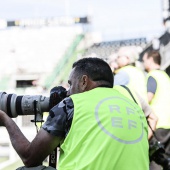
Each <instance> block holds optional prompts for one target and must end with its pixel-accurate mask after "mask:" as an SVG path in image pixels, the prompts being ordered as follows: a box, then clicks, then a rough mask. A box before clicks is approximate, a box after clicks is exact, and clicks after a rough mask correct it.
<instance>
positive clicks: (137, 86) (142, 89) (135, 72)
mask: <svg viewBox="0 0 170 170" xmlns="http://www.w3.org/2000/svg"><path fill="white" fill-rule="evenodd" d="M120 71H125V72H126V73H127V74H128V76H129V83H128V84H127V85H126V86H128V87H132V88H133V89H134V90H135V91H136V92H137V93H138V94H139V95H140V96H141V97H142V98H143V99H144V100H145V101H146V102H148V98H147V88H146V87H147V86H146V77H145V74H144V72H143V71H142V70H141V69H140V68H137V67H134V66H131V65H128V66H124V67H122V68H120V69H119V70H117V71H116V73H119V72H120Z"/></svg>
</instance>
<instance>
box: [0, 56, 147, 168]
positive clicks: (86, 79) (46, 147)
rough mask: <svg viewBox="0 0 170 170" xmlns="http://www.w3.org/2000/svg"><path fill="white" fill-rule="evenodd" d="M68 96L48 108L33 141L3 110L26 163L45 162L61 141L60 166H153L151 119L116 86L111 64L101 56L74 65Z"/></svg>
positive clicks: (1, 117) (1, 120)
mask: <svg viewBox="0 0 170 170" xmlns="http://www.w3.org/2000/svg"><path fill="white" fill-rule="evenodd" d="M68 83H69V85H70V88H69V90H68V96H69V97H67V98H65V99H64V100H62V101H61V102H60V103H59V104H58V105H56V106H54V107H53V108H52V109H51V110H50V113H49V116H48V118H47V121H46V122H45V123H44V125H43V127H42V128H41V130H40V131H39V132H38V134H37V135H36V137H35V138H34V140H33V141H32V142H29V141H28V140H27V139H26V138H25V136H24V135H23V134H22V133H21V131H20V129H19V128H18V126H17V125H16V124H15V122H14V121H13V120H12V119H11V118H9V117H8V115H7V114H6V113H4V112H3V111H0V125H1V126H5V127H6V129H7V131H8V133H9V136H10V139H11V143H12V145H13V147H14V148H15V150H16V151H17V153H18V154H19V156H20V158H21V159H22V161H23V163H24V164H25V166H26V167H35V166H39V165H41V163H42V161H43V160H44V159H45V158H46V157H47V156H48V155H49V154H50V153H51V152H52V151H53V150H54V149H55V148H56V146H58V145H59V144H60V158H59V164H58V170H66V169H67V170H76V169H79V170H80V169H82V170H83V169H84V170H87V169H90V170H106V169H107V170H111V169H114V170H120V169H121V170H127V167H128V169H130V170H148V169H149V156H148V139H147V133H148V129H147V122H146V118H145V115H144V113H143V112H142V110H141V109H140V107H139V106H138V105H137V104H135V102H133V101H132V100H130V99H129V98H127V97H125V96H124V95H122V94H121V93H119V92H118V91H117V90H114V89H113V75H112V71H111V69H110V67H109V65H108V64H107V63H106V62H105V61H103V60H101V59H99V58H84V59H80V60H78V61H77V62H75V63H74V64H73V67H72V71H71V73H70V76H69V80H68Z"/></svg>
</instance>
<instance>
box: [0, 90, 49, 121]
mask: <svg viewBox="0 0 170 170" xmlns="http://www.w3.org/2000/svg"><path fill="white" fill-rule="evenodd" d="M35 102H36V107H35ZM0 110H3V111H4V112H6V113H7V114H8V116H9V117H11V118H14V117H17V116H18V115H34V114H35V112H36V113H43V112H47V111H49V97H45V96H42V95H34V96H31V95H23V96H17V95H16V94H7V93H6V92H0Z"/></svg>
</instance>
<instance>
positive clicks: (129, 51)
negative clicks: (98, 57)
mask: <svg viewBox="0 0 170 170" xmlns="http://www.w3.org/2000/svg"><path fill="white" fill-rule="evenodd" d="M138 58H139V54H138V52H137V49H136V48H135V47H133V46H125V47H121V48H120V49H119V50H118V53H117V64H118V68H119V69H118V70H117V71H116V75H115V77H114V85H126V86H129V87H131V88H133V89H134V90H135V91H136V92H137V93H138V94H139V95H140V96H141V97H142V98H143V99H144V100H145V101H146V102H148V100H147V89H146V78H145V74H144V72H143V71H142V70H141V69H140V68H137V67H136V66H135V62H136V61H137V60H138Z"/></svg>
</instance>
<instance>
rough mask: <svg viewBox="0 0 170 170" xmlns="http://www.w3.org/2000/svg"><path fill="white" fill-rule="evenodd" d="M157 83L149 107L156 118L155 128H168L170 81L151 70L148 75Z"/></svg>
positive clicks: (157, 71) (169, 126)
mask: <svg viewBox="0 0 170 170" xmlns="http://www.w3.org/2000/svg"><path fill="white" fill-rule="evenodd" d="M149 76H152V77H153V78H154V79H155V80H156V83H157V89H156V93H155V95H154V98H153V99H152V101H151V103H150V106H151V107H152V109H153V111H154V113H155V114H156V115H157V117H158V123H157V126H156V127H157V128H165V129H169V128H170V79H169V76H168V75H167V74H166V73H165V72H164V71H161V70H153V71H151V72H149V73H148V77H149Z"/></svg>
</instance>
